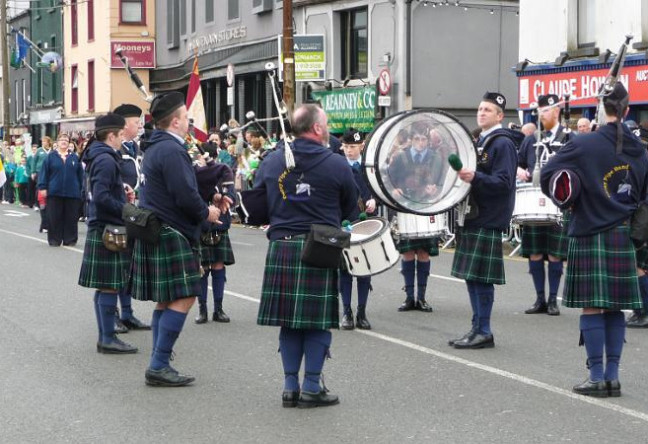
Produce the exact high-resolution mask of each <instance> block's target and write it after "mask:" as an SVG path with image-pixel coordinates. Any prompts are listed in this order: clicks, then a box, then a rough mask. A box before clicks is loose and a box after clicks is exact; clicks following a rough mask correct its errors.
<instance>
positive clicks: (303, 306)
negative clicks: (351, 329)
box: [257, 239, 339, 330]
mask: <svg viewBox="0 0 648 444" xmlns="http://www.w3.org/2000/svg"><path fill="white" fill-rule="evenodd" d="M304 242H305V240H304V239H291V240H276V241H271V242H270V245H269V246H268V253H267V255H266V262H265V272H264V275H263V287H262V290H261V304H260V305H259V314H258V317H257V324H259V325H272V326H281V327H288V328H295V329H312V330H325V329H329V328H339V315H338V304H339V301H338V270H337V268H330V269H329V268H315V267H309V266H307V265H305V264H304V263H303V262H302V261H301V252H302V249H303V246H304Z"/></svg>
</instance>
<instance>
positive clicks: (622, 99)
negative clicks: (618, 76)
mask: <svg viewBox="0 0 648 444" xmlns="http://www.w3.org/2000/svg"><path fill="white" fill-rule="evenodd" d="M629 102H630V97H629V96H628V90H627V89H625V86H623V83H621V82H616V84H615V85H614V89H612V92H611V93H610V94H608V95H607V96H604V97H603V104H605V105H608V106H612V107H614V108H615V109H616V110H617V115H619V114H621V112H622V111H623V110H624V109H626V108H627V107H628V103H629Z"/></svg>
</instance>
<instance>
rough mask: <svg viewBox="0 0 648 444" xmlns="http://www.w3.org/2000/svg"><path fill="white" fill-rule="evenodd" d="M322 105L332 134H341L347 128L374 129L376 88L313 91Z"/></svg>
mask: <svg viewBox="0 0 648 444" xmlns="http://www.w3.org/2000/svg"><path fill="white" fill-rule="evenodd" d="M311 95H312V96H313V98H314V99H315V100H318V101H319V102H320V103H321V104H322V108H323V109H324V112H326V117H327V118H328V127H329V130H330V131H331V132H332V133H343V132H344V130H346V129H347V128H349V127H353V128H356V129H358V130H360V131H363V132H369V131H371V130H372V129H373V127H374V116H375V107H376V87H375V86H366V87H364V88H340V89H335V90H333V91H313V92H312V93H311Z"/></svg>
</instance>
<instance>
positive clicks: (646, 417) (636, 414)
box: [0, 229, 648, 422]
mask: <svg viewBox="0 0 648 444" xmlns="http://www.w3.org/2000/svg"><path fill="white" fill-rule="evenodd" d="M0 232H2V233H7V234H11V235H13V236H17V237H22V238H25V239H30V240H34V241H36V242H41V243H44V244H47V241H45V240H43V239H39V238H36V237H33V236H28V235H25V234H20V233H15V232H13V231H7V230H3V229H0ZM63 248H64V249H66V250H70V251H74V252H76V253H83V250H80V249H78V248H73V247H63ZM432 276H433V277H440V278H445V279H449V280H456V281H459V282H463V281H460V280H459V279H455V278H448V277H446V276H438V275H432ZM210 288H211V287H210ZM225 294H228V295H230V296H233V297H235V298H239V299H243V300H245V301H248V302H254V303H256V304H259V303H260V302H261V301H260V300H259V299H257V298H254V297H252V296H248V295H245V294H242V293H236V292H234V291H229V290H225ZM354 332H355V333H359V334H363V335H366V336H370V337H372V338H374V339H379V340H381V341H385V342H389V343H392V344H395V345H400V346H401V347H405V348H408V349H410V350H414V351H418V352H420V353H425V354H427V355H431V356H435V357H437V358H440V359H444V360H446V361H450V362H454V363H456V364H460V365H465V366H466V367H470V368H474V369H477V370H481V371H483V372H487V373H490V374H493V375H496V376H500V377H503V378H507V379H510V380H513V381H516V382H520V383H522V384H525V385H528V386H531V387H535V388H538V389H542V390H546V391H548V392H551V393H555V394H557V395H561V396H565V397H567V398H570V399H573V400H574V401H580V402H585V403H587V404H591V405H594V406H597V407H601V408H604V409H607V410H611V411H613V412H616V413H621V414H623V415H626V416H631V417H633V418H637V419H640V420H642V421H645V422H648V414H646V413H643V412H640V411H637V410H633V409H629V408H626V407H622V406H619V405H617V404H614V403H611V402H608V401H603V400H601V399H600V398H591V397H587V396H582V395H577V394H575V393H573V392H571V391H569V390H565V389H562V388H560V387H555V386H553V385H550V384H546V383H544V382H541V381H538V380H535V379H532V378H527V377H526V376H522V375H518V374H517V373H512V372H509V371H506V370H501V369H498V368H495V367H491V366H489V365H484V364H480V363H478V362H474V361H470V360H468V359H464V358H460V357H458V356H454V355H451V354H449V353H444V352H440V351H437V350H434V349H431V348H428V347H423V346H422V345H418V344H414V343H413V342H409V341H404V340H402V339H398V338H394V337H391V336H387V335H384V334H382V333H376V332H375V331H371V330H354Z"/></svg>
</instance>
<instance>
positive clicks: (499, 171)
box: [465, 129, 517, 230]
mask: <svg viewBox="0 0 648 444" xmlns="http://www.w3.org/2000/svg"><path fill="white" fill-rule="evenodd" d="M500 133H501V134H508V132H507V130H505V129H498V130H495V131H493V132H492V133H491V134H489V137H493V136H495V135H497V134H500ZM516 171H517V150H516V147H515V143H513V141H512V140H511V139H510V138H509V137H507V136H505V135H499V136H497V137H493V138H492V139H491V141H490V143H488V144H487V146H486V147H485V148H484V149H483V151H482V152H481V153H478V154H477V171H476V172H475V178H474V179H473V181H472V183H471V190H470V192H471V194H472V195H473V197H474V199H475V201H476V202H477V206H478V208H479V215H478V216H477V217H476V218H474V219H471V220H467V221H466V222H465V227H466V228H488V229H494V230H504V229H506V228H507V227H508V226H509V224H510V222H511V215H512V214H513V207H514V206H515V173H516Z"/></svg>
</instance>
